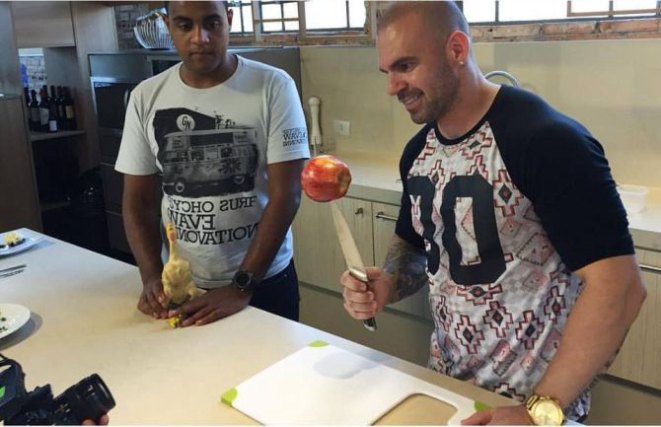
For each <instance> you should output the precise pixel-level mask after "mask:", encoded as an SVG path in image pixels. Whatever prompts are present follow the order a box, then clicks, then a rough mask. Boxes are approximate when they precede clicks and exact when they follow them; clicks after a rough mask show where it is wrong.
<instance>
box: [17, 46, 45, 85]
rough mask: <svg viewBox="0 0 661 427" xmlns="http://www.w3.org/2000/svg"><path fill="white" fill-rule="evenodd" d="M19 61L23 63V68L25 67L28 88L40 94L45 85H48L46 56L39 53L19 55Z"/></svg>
mask: <svg viewBox="0 0 661 427" xmlns="http://www.w3.org/2000/svg"><path fill="white" fill-rule="evenodd" d="M19 60H20V62H21V68H23V66H25V72H26V73H27V79H28V88H29V89H30V90H36V91H37V93H39V89H41V87H42V86H43V85H47V84H48V79H47V77H46V63H45V62H44V55H43V54H41V55H40V54H37V53H31V54H26V55H19ZM21 73H23V70H21Z"/></svg>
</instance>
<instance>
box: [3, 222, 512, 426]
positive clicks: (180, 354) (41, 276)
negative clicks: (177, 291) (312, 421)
mask: <svg viewBox="0 0 661 427" xmlns="http://www.w3.org/2000/svg"><path fill="white" fill-rule="evenodd" d="M21 233H24V234H30V235H38V234H37V233H31V232H29V231H27V230H25V229H23V230H21ZM19 264H25V265H26V266H27V267H26V269H25V272H23V273H21V274H17V275H14V276H11V277H8V278H5V279H3V280H1V281H0V302H2V303H14V304H21V305H23V306H25V307H27V308H29V309H30V310H31V312H32V314H31V318H30V321H29V322H28V323H27V324H26V325H24V326H23V327H22V328H20V329H19V330H18V331H16V332H14V333H13V334H11V335H9V336H7V337H5V338H3V339H0V352H2V353H3V354H4V355H5V356H7V357H10V358H13V359H15V360H17V361H18V362H19V363H20V364H21V365H22V366H23V370H24V372H25V374H26V386H27V388H28V390H32V389H34V388H35V387H36V386H40V385H44V384H47V383H50V384H51V385H52V386H53V391H54V393H55V394H56V395H57V394H59V393H61V392H62V391H64V390H65V389H66V388H68V387H69V386H71V385H73V384H74V383H76V382H78V381H79V380H81V379H82V378H83V377H86V376H88V375H90V374H92V373H95V372H96V373H98V374H99V375H100V376H101V377H102V378H103V379H104V381H105V382H106V384H107V385H108V387H109V388H110V390H111V392H112V394H113V395H114V397H115V401H116V403H117V406H116V408H115V409H114V410H112V411H111V412H110V417H111V424H123V425H134V424H160V425H173V424H187V425H199V424H216V425H218V424H235V425H236V424H256V422H255V421H254V420H251V419H250V418H248V417H247V416H245V415H243V414H242V413H240V412H238V411H236V410H234V409H232V408H230V407H229V406H225V405H223V404H221V402H220V396H221V394H222V393H224V392H225V391H226V390H229V389H231V388H232V387H235V386H237V385H238V384H240V383H241V382H243V381H245V380H247V379H248V378H250V377H252V376H253V375H255V374H257V373H258V372H260V371H261V370H263V369H265V368H267V367H269V366H271V365H272V364H274V363H275V362H277V361H279V360H280V359H282V358H284V357H286V356H288V355H290V354H292V353H294V352H296V351H297V350H299V349H301V348H303V347H305V346H307V345H308V344H309V343H310V342H312V341H315V340H324V341H326V342H328V343H330V344H333V345H335V346H337V347H340V348H343V349H345V350H349V351H351V352H354V353H357V354H360V355H362V356H364V357H367V358H368V359H371V360H375V361H379V363H382V364H384V365H386V366H389V367H392V368H395V369H398V370H400V371H402V372H405V373H408V374H410V375H413V376H415V377H417V378H420V379H423V380H425V381H428V382H431V383H434V384H436V385H439V386H441V387H444V388H447V389H449V390H451V391H453V392H456V393H459V394H461V395H464V396H466V397H469V398H471V399H474V400H477V401H480V402H484V403H485V404H487V405H507V404H512V403H513V402H512V401H511V400H509V399H506V398H504V397H502V396H499V395H497V394H494V393H491V392H488V391H485V390H482V389H480V388H478V387H475V386H473V385H471V384H468V383H464V382H461V381H457V380H455V379H452V378H448V377H445V376H442V375H439V374H437V373H434V372H432V371H429V370H427V369H425V368H422V367H420V366H417V365H414V364H411V363H408V362H406V361H403V360H401V359H397V358H395V357H392V356H388V355H386V354H384V353H381V352H378V351H375V350H372V349H369V348H367V347H364V346H361V345H359V344H356V343H353V342H351V341H348V340H345V339H343V338H340V337H338V336H335V335H332V334H329V333H325V332H322V331H320V330H318V329H314V328H311V327H308V326H305V325H303V324H300V323H296V322H292V321H290V320H287V319H284V318H280V317H277V316H274V315H272V314H270V313H267V312H264V311H261V310H258V309H255V308H252V307H249V308H247V309H245V310H243V311H242V312H240V313H238V314H236V315H234V316H231V317H229V318H227V319H223V320H221V321H218V322H215V323H213V324H210V325H207V326H203V327H190V328H184V329H175V330H173V329H171V328H170V327H169V326H168V324H167V322H166V321H164V320H154V319H152V318H150V317H148V316H145V315H143V314H142V313H140V312H139V311H138V310H137V308H136V303H137V301H138V296H139V293H140V289H141V282H140V276H139V273H138V269H137V268H136V267H134V266H131V265H128V264H124V263H122V262H119V261H116V260H113V259H110V258H107V257H104V256H101V255H98V254H96V253H93V252H90V251H87V250H85V249H81V248H78V247H76V246H73V245H70V244H68V243H65V242H62V241H59V240H57V239H53V238H50V237H45V239H44V240H43V241H41V242H40V243H38V244H37V245H36V246H35V247H33V248H31V249H30V250H28V251H26V252H23V253H21V254H17V255H14V256H11V257H6V258H0V269H3V268H8V267H12V266H15V265H19ZM332 321H333V319H329V322H332ZM357 327H360V326H359V325H357ZM377 333H379V332H377ZM283 381H285V379H283ZM320 404H331V403H330V402H320ZM295 410H296V409H295V408H283V411H295ZM338 410H341V408H338ZM452 413H453V410H452V409H451V408H449V407H448V406H446V405H445V404H441V403H439V402H432V401H430V400H429V399H424V398H421V397H416V398H413V399H409V400H407V401H406V402H405V403H404V404H402V405H400V406H399V407H398V408H397V409H396V410H394V411H393V412H391V413H389V414H388V415H387V416H385V417H383V418H382V419H381V420H380V421H379V424H424V423H426V424H431V423H437V424H438V423H442V422H444V420H447V419H448V418H449V417H450V416H451V414H452Z"/></svg>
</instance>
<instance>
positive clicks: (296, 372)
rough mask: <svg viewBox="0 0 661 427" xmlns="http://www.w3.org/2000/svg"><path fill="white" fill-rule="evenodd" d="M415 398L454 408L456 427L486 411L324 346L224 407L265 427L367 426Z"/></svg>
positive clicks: (288, 361)
mask: <svg viewBox="0 0 661 427" xmlns="http://www.w3.org/2000/svg"><path fill="white" fill-rule="evenodd" d="M415 394H424V395H428V396H430V397H433V398H435V399H438V400H440V401H442V402H446V403H448V404H450V405H452V406H454V407H455V408H456V409H457V412H456V413H455V414H454V415H453V416H452V418H451V419H450V420H449V422H448V424H456V425H458V424H459V423H460V421H461V420H462V419H464V418H467V417H469V416H470V415H472V414H473V413H474V412H475V411H476V408H478V407H479V408H480V409H483V407H482V405H481V404H477V405H476V402H475V401H473V400H472V399H468V398H466V397H464V396H461V395H458V394H456V393H453V392H451V391H448V390H445V389H443V388H441V387H438V386H436V385H433V384H430V383H428V382H425V381H422V380H420V379H418V378H415V377H412V376H410V375H407V374H405V373H403V372H400V371H397V370H395V369H392V368H389V367H387V366H384V365H381V364H379V363H377V362H373V361H371V360H369V359H366V358H364V357H362V356H358V355H356V354H354V353H350V352H348V351H345V350H342V349H340V348H337V347H334V346H332V345H329V344H327V343H325V342H323V341H315V342H313V343H312V344H310V345H309V346H308V347H306V348H303V349H301V350H299V351H297V352H296V353H294V354H292V355H291V356H288V357H286V358H284V359H282V360H281V361H279V362H277V363H276V364H274V365H272V366H270V367H268V368H266V369H265V370H263V371H262V372H260V373H258V374H257V375H255V376H254V377H252V378H250V379H248V380H246V381H244V382H243V383H241V384H240V385H238V386H237V387H235V388H233V389H231V390H228V391H227V392H226V393H224V394H223V396H222V402H223V403H225V404H227V405H229V406H232V407H233V408H235V409H237V410H239V411H241V412H243V413H244V414H246V415H248V416H249V417H251V418H252V419H254V420H256V421H258V422H260V423H262V424H265V425H269V424H289V425H311V424H314V425H369V424H373V423H374V422H376V421H377V420H378V419H379V418H381V417H382V416H383V415H385V414H386V413H387V412H388V411H390V410H391V409H393V408H394V407H395V406H397V405H398V404H400V403H401V402H403V401H404V400H405V399H406V398H408V397H409V396H412V395H415Z"/></svg>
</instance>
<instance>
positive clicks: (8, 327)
mask: <svg viewBox="0 0 661 427" xmlns="http://www.w3.org/2000/svg"><path fill="white" fill-rule="evenodd" d="M28 320H30V310H28V309H27V308H25V307H23V306H22V305H18V304H0V339H2V338H4V337H6V336H7V335H9V334H11V333H13V332H16V331H17V330H18V329H20V327H21V326H23V325H25V324H26V323H27V321H28Z"/></svg>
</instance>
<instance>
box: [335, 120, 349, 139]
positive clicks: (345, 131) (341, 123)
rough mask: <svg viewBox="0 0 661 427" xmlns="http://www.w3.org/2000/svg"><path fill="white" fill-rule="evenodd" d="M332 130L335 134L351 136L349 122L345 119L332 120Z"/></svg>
mask: <svg viewBox="0 0 661 427" xmlns="http://www.w3.org/2000/svg"><path fill="white" fill-rule="evenodd" d="M333 130H334V131H335V134H336V135H340V136H351V122H348V121H345V120H333Z"/></svg>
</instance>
